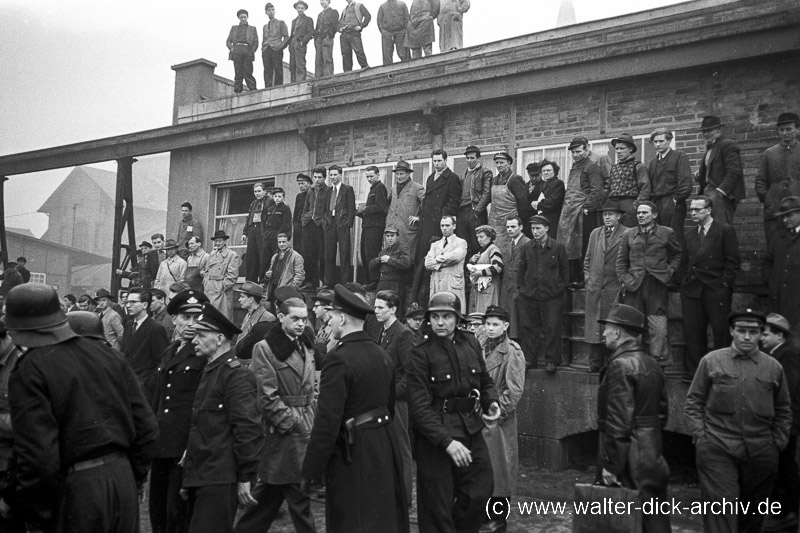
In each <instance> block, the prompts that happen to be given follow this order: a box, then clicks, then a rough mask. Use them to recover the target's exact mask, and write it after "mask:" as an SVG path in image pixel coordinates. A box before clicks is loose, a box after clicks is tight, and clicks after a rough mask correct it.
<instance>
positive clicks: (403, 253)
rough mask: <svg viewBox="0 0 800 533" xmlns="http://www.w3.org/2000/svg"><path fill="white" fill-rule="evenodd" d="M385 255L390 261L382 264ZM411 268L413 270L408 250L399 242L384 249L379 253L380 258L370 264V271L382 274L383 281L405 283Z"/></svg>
mask: <svg viewBox="0 0 800 533" xmlns="http://www.w3.org/2000/svg"><path fill="white" fill-rule="evenodd" d="M384 255H388V256H389V260H388V261H387V262H386V263H381V257H383V256H384ZM409 268H411V260H410V259H409V257H408V250H406V249H405V247H404V246H403V245H402V244H400V243H399V242H396V243H394V245H393V246H391V247H389V248H384V249H383V250H381V251H380V252H378V257H376V258H374V259H372V260H370V262H369V269H370V271H372V272H375V273H378V272H380V280H381V281H405V280H406V279H407V278H408V269H409Z"/></svg>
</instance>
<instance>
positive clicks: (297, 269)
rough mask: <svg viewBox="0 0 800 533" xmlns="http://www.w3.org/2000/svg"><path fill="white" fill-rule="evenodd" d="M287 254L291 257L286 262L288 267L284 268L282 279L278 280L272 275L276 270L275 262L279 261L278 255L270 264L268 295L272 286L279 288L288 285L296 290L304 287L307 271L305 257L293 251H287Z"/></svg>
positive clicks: (274, 256) (273, 257)
mask: <svg viewBox="0 0 800 533" xmlns="http://www.w3.org/2000/svg"><path fill="white" fill-rule="evenodd" d="M278 253H280V252H278ZM286 253H288V254H290V255H289V258H288V259H287V260H286V266H285V267H283V272H281V277H280V279H278V280H276V279H274V277H273V276H272V275H271V274H272V270H273V269H274V268H275V261H277V260H278V254H275V255H273V256H272V260H271V261H270V262H269V272H270V279H269V283H268V284H267V294H269V293H270V292H269V291H270V290H271V286H275V288H278V287H283V286H285V285H288V286H290V287H294V288H295V289H299V288H300V285H302V284H303V281H304V280H305V279H306V271H305V268H304V265H305V261H304V259H303V256H302V255H300V254H299V253H297V252H296V251H294V250H292V249H289V250H287V252H286Z"/></svg>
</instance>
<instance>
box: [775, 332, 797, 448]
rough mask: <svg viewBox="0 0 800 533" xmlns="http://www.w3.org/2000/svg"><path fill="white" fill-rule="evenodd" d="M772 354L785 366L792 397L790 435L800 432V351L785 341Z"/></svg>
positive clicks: (784, 369) (787, 383)
mask: <svg viewBox="0 0 800 533" xmlns="http://www.w3.org/2000/svg"><path fill="white" fill-rule="evenodd" d="M770 355H771V356H772V357H774V358H775V360H776V361H778V362H779V363H780V364H781V367H783V373H784V375H785V376H786V385H787V386H788V388H789V396H790V397H791V398H792V427H791V428H790V429H789V435H798V434H800V353H798V352H797V349H796V348H795V347H794V346H793V345H792V343H791V342H784V343H783V344H781V345H780V346H778V347H777V348H774V349H773V350H772V351H771V352H770Z"/></svg>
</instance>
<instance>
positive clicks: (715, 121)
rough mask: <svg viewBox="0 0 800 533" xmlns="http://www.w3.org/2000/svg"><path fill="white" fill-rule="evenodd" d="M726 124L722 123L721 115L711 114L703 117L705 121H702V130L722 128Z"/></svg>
mask: <svg viewBox="0 0 800 533" xmlns="http://www.w3.org/2000/svg"><path fill="white" fill-rule="evenodd" d="M724 125H725V124H723V123H722V121H721V120H720V119H719V117H715V116H713V115H709V116H707V117H703V122H701V123H700V131H706V130H713V129H716V128H721V127H722V126H724Z"/></svg>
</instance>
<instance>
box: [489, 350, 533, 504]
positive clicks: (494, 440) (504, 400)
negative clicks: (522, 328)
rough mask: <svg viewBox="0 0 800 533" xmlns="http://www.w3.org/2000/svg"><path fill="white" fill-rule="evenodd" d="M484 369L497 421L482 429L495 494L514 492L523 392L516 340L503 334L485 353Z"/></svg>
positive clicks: (521, 363) (522, 357) (522, 359)
mask: <svg viewBox="0 0 800 533" xmlns="http://www.w3.org/2000/svg"><path fill="white" fill-rule="evenodd" d="M486 371H487V372H489V375H490V376H491V377H492V379H493V380H494V386H495V389H497V401H498V402H500V420H499V421H498V422H497V423H496V424H490V425H489V426H487V427H485V428H484V429H483V438H484V440H485V441H486V446H487V447H488V448H489V457H490V458H491V460H492V470H493V471H494V492H493V495H494V496H511V495H513V494H516V493H517V477H518V474H519V446H518V443H517V404H518V403H519V400H520V399H521V398H522V393H523V392H524V391H525V355H523V353H522V348H520V346H519V344H517V343H516V342H514V341H512V340H509V338H508V337H506V338H505V339H504V340H503V341H502V342H501V343H500V344H498V345H497V346H496V347H495V349H494V350H492V351H491V353H490V354H489V355H487V356H486Z"/></svg>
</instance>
